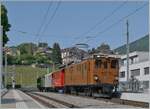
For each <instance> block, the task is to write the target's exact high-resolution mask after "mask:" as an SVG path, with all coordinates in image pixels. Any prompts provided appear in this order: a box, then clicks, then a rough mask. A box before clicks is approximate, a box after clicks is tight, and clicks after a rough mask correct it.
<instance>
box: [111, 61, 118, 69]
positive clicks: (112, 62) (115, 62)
mask: <svg viewBox="0 0 150 109" xmlns="http://www.w3.org/2000/svg"><path fill="white" fill-rule="evenodd" d="M117 65H118V61H117V60H112V61H111V68H117Z"/></svg>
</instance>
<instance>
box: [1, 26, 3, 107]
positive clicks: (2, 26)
mask: <svg viewBox="0 0 150 109" xmlns="http://www.w3.org/2000/svg"><path fill="white" fill-rule="evenodd" d="M0 32H1V33H0V107H1V103H2V102H1V99H2V98H1V97H2V65H3V61H2V60H3V58H2V56H3V26H1V27H0Z"/></svg>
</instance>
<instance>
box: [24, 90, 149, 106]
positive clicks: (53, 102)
mask: <svg viewBox="0 0 150 109" xmlns="http://www.w3.org/2000/svg"><path fill="white" fill-rule="evenodd" d="M25 93H26V94H28V95H29V96H31V97H32V98H34V99H35V100H37V101H38V102H40V103H41V104H43V105H44V106H46V107H48V108H81V107H82V105H80V104H78V103H77V104H76V103H75V102H76V101H75V100H74V102H70V101H68V100H66V101H65V100H64V99H59V97H58V96H57V97H56V98H55V97H54V96H48V95H47V94H43V93H36V92H25ZM54 94H57V93H54ZM65 95H67V96H66V97H67V98H68V97H69V96H79V97H82V98H87V99H93V100H94V99H95V100H100V101H103V102H104V104H106V105H107V104H109V105H117V104H118V105H124V106H123V107H126V106H131V107H132V106H133V107H134V106H135V107H139V108H140V107H142V108H148V107H149V104H148V103H143V102H136V101H129V100H122V99H119V98H112V99H108V98H95V97H94V98H92V97H88V96H83V95H70V94H65ZM71 101H72V100H71ZM69 102H70V103H69ZM112 103H114V104H112ZM104 104H103V106H105V105H104ZM85 106H86V105H85ZM87 106H88V105H87ZM93 106H96V105H95V104H94V105H93Z"/></svg>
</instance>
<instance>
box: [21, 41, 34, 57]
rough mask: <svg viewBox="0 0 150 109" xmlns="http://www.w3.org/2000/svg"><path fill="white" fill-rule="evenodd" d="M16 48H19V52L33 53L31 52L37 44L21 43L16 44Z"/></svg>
mask: <svg viewBox="0 0 150 109" xmlns="http://www.w3.org/2000/svg"><path fill="white" fill-rule="evenodd" d="M18 49H19V50H20V54H21V55H22V54H28V55H33V53H34V52H35V51H36V49H37V45H36V44H33V43H22V44H20V45H18Z"/></svg>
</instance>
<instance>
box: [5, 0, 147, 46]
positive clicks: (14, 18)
mask: <svg viewBox="0 0 150 109" xmlns="http://www.w3.org/2000/svg"><path fill="white" fill-rule="evenodd" d="M49 2H50V1H49ZM49 2H48V1H47V2H46V1H23V2H18V1H16V2H15V1H14V2H10V1H7V2H4V4H5V6H6V8H7V10H8V18H9V22H10V24H11V25H12V27H11V29H10V31H9V32H8V36H9V39H10V41H9V42H8V46H12V45H18V44H20V43H23V42H34V43H37V42H38V40H39V41H42V42H47V43H48V44H49V45H50V46H52V45H53V43H54V42H58V43H59V44H60V46H61V48H65V47H70V46H73V45H74V44H75V43H83V42H86V41H87V38H85V37H87V36H88V37H91V36H92V37H93V36H95V35H96V38H93V39H92V40H90V41H88V42H87V43H88V44H89V46H90V48H92V47H97V46H99V45H100V44H101V43H103V42H105V43H108V44H109V45H110V46H111V48H112V49H113V48H116V47H118V46H121V45H123V44H125V41H126V36H125V33H126V20H127V19H128V20H129V32H130V33H129V34H130V41H134V40H136V39H138V38H140V37H143V36H145V35H146V34H148V5H146V6H145V7H144V8H142V9H141V10H140V11H138V12H137V13H136V14H134V15H133V16H130V17H128V18H127V19H125V20H123V21H122V22H120V23H118V24H117V25H115V26H113V27H112V28H111V29H110V30H108V31H106V32H105V33H103V34H97V33H98V32H100V31H103V30H105V28H107V27H108V26H110V25H111V24H113V23H115V22H116V21H118V20H119V19H121V18H122V17H124V16H126V15H128V14H129V13H131V12H133V11H134V10H135V9H136V8H138V7H140V6H142V5H143V4H145V3H147V4H148V2H146V1H145V2H139V1H130V2H126V3H125V4H124V5H123V7H122V8H120V9H119V10H118V11H116V13H115V14H113V15H112V16H110V17H109V18H107V19H106V20H105V21H104V22H103V23H101V24H100V25H98V26H97V27H96V28H95V29H94V30H93V31H91V32H89V33H88V34H85V35H82V34H83V33H85V32H86V31H88V30H89V29H90V28H91V27H93V26H94V25H95V24H96V23H97V22H99V21H101V20H102V19H103V18H104V17H105V16H107V15H109V14H110V13H111V12H112V11H113V10H114V9H115V8H116V7H118V6H120V5H121V4H122V3H123V1H122V2H121V1H120V2H117V1H113V2H110V1H107V2H104V1H94V2H92V1H90V2H87V1H86V2H83V1H82V2H81V1H78V2H77V1H74V2H71V1H70V2H69V1H62V2H61V3H60V6H59V8H58V10H57V12H56V15H55V16H54V18H53V20H52V22H51V23H50V24H48V28H46V29H45V31H44V32H43V33H40V34H41V35H40V38H38V37H37V36H35V34H37V33H38V30H39V27H40V25H41V23H42V20H43V17H44V15H45V13H46V10H47V8H48V6H49V4H50V3H49ZM57 4H58V2H56V1H55V2H53V3H52V5H51V6H52V7H51V8H50V10H49V13H48V16H47V18H44V21H45V23H44V24H43V27H44V26H45V25H46V24H47V22H48V20H49V19H50V17H51V16H52V13H53V12H54V10H55V8H56V7H57ZM17 31H24V32H27V33H26V34H23V33H21V32H17Z"/></svg>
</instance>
